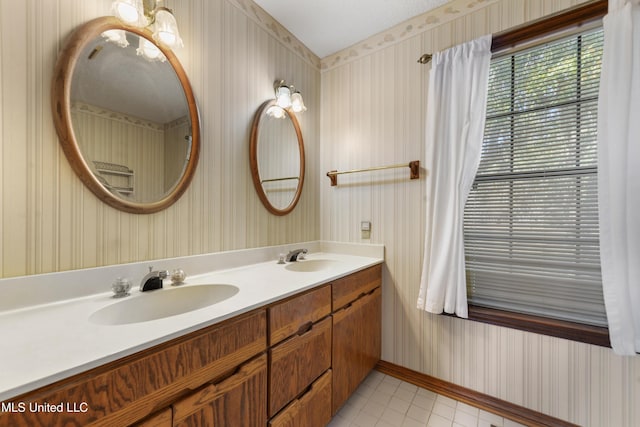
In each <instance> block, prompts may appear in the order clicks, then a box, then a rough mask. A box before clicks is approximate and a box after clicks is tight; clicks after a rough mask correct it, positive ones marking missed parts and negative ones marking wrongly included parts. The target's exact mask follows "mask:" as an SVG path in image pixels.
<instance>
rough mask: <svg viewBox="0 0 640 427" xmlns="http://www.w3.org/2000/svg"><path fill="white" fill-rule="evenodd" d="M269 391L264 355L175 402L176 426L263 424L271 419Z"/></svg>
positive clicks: (252, 425)
mask: <svg viewBox="0 0 640 427" xmlns="http://www.w3.org/2000/svg"><path fill="white" fill-rule="evenodd" d="M266 395H267V357H266V355H262V356H259V357H258V358H257V359H255V360H252V361H251V362H248V363H246V364H245V365H243V366H241V367H240V368H239V369H238V370H237V371H236V372H235V373H234V374H233V375H231V376H230V377H228V378H226V379H224V380H223V381H220V382H219V383H217V384H209V385H207V386H205V387H203V388H201V389H200V390H197V391H195V392H193V393H192V394H190V395H189V396H187V397H185V398H183V399H181V400H179V401H178V402H176V403H174V404H173V427H190V426H194V427H200V426H220V427H224V426H228V427H234V426H246V427H262V426H264V425H265V423H266V422H267V403H266Z"/></svg>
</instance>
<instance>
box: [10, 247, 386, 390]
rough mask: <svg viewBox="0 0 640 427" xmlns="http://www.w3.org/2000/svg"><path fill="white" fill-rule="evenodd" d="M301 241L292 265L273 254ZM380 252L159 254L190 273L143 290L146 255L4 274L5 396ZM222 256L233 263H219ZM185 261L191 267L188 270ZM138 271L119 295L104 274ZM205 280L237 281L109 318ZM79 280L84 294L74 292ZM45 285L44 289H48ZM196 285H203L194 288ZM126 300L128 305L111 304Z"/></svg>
mask: <svg viewBox="0 0 640 427" xmlns="http://www.w3.org/2000/svg"><path fill="white" fill-rule="evenodd" d="M298 247H305V248H307V247H308V248H309V254H308V255H307V256H306V260H302V261H298V263H299V264H297V265H296V266H295V267H294V266H293V264H294V263H287V264H286V265H282V264H277V259H278V255H277V254H279V253H282V252H284V253H286V252H287V251H288V250H291V249H295V248H298ZM266 259H268V261H265V260H266ZM319 260H321V261H319ZM383 260H384V248H383V247H382V246H381V245H360V244H347V243H335V242H306V243H300V244H296V245H291V244H289V245H286V246H278V247H269V248H256V249H249V250H241V251H233V252H221V253H217V254H206V255H197V256H194V257H182V258H176V259H167V260H158V261H153V265H154V270H156V269H158V270H160V269H167V270H169V271H171V270H172V269H175V268H182V269H184V270H185V272H186V273H187V278H186V280H185V282H184V284H183V285H180V286H178V287H172V286H171V281H170V280H168V279H165V281H164V283H165V284H164V287H165V288H164V289H160V290H156V291H150V292H144V293H143V292H140V291H139V290H138V287H139V283H140V280H139V279H140V278H141V277H142V276H143V275H144V274H145V273H146V271H144V270H143V267H146V266H147V265H148V264H150V263H149V262H146V263H134V264H122V265H120V266H108V267H102V268H96V269H87V270H76V271H70V272H62V273H52V274H49V275H38V276H24V277H20V278H16V279H2V280H0V300H2V299H4V303H0V336H1V337H2V339H1V340H0V402H3V401H9V400H10V399H11V398H12V397H15V396H18V395H20V394H23V393H26V392H28V391H31V390H34V389H36V388H39V387H42V386H44V385H47V384H51V383H53V382H56V381H58V380H61V379H64V378H67V377H69V376H71V375H74V374H77V373H80V372H84V371H87V370H89V369H92V368H95V367H97V366H100V365H103V364H105V363H108V362H111V361H114V360H117V359H120V358H122V357H125V356H128V355H131V354H133V353H136V352H138V351H141V350H144V349H147V348H150V347H153V346H155V345H157V344H160V343H163V342H166V341H169V340H171V339H173V338H177V337H179V336H182V335H185V334H188V333H190V332H193V331H196V330H198V329H201V328H204V327H206V326H210V325H213V324H216V323H218V322H221V321H223V320H225V319H229V318H232V317H234V316H237V315H239V314H242V313H245V312H248V311H251V310H253V309H255V308H258V307H261V306H264V305H266V304H270V303H272V302H275V301H278V300H280V299H283V298H286V297H288V296H291V295H294V294H296V293H299V292H301V291H304V290H308V289H311V288H314V287H317V286H319V285H321V284H324V283H329V282H331V281H333V280H335V279H337V278H340V277H344V276H346V275H349V274H351V273H354V272H356V271H359V270H362V269H365V268H368V267H370V266H373V265H376V264H380V263H382V262H383ZM243 262H247V264H243ZM178 263H180V265H177V264H178ZM304 263H307V265H306V266H305V264H304ZM221 265H227V266H229V268H221ZM207 269H208V270H207ZM294 269H297V270H298V271H295V270H294ZM189 270H192V271H193V272H194V273H195V274H192V275H189ZM305 270H309V271H305ZM133 272H135V274H136V275H138V276H140V278H137V277H134V279H137V280H132V285H133V286H132V289H131V295H130V296H128V297H124V298H113V297H112V295H113V294H112V292H111V289H110V283H111V282H110V281H108V280H105V279H106V277H110V276H112V275H114V274H116V275H123V276H127V274H130V276H133V275H134V274H132V273H133ZM116 277H117V276H114V277H112V279H111V281H113V280H114V279H115V278H116ZM30 280H31V282H32V283H33V285H32V288H31V289H30V290H31V291H32V292H33V298H32V299H31V300H29V292H27V291H28V290H29V289H28V288H25V286H27V287H28V286H30V283H29V282H30ZM83 281H84V282H87V281H90V282H92V283H87V284H85V285H84V286H83V285H82V283H79V282H83ZM94 282H100V283H99V284H98V283H94ZM202 285H232V286H234V287H236V288H237V289H233V292H231V293H230V294H227V295H226V299H223V300H222V301H220V302H215V303H213V304H211V305H207V306H205V307H202V308H197V309H193V310H191V311H186V312H184V313H182V314H176V315H171V316H168V317H161V318H158V319H154V320H147V321H134V322H133V323H120V324H110V323H118V322H119V319H118V316H119V315H118V311H121V313H122V314H121V315H122V316H123V319H124V318H128V317H130V316H129V314H130V313H129V311H130V310H135V309H136V306H137V303H136V301H135V300H136V299H139V300H140V302H141V303H142V304H146V303H147V302H148V301H143V299H145V298H150V297H155V296H156V295H157V294H159V293H167V292H176V291H178V292H184V291H183V290H184V289H185V288H187V287H195V286H202ZM51 288H54V290H52V289H51ZM56 289H57V292H56ZM79 289H82V292H85V294H84V295H80V296H76V297H75V298H73V297H70V295H75V294H77V293H78V292H77V291H78V290H79ZM43 293H44V294H46V295H44V296H42V295H41V294H43ZM189 293H191V292H190V291H187V292H186V293H184V294H185V295H186V294H189ZM3 294H4V295H3ZM163 295H165V294H163ZM166 295H168V294H166ZM185 295H183V296H185ZM194 295H196V296H197V295H199V294H198V293H197V292H195V293H194ZM2 297H4V298H2ZM5 298H9V299H10V300H13V301H14V302H15V304H14V305H15V306H16V307H17V308H12V304H11V301H7V300H6V299H5ZM163 299H165V300H167V301H172V299H167V298H163ZM149 301H151V300H149ZM123 303H124V305H122V306H121V307H123V309H124V310H117V309H116V310H111V309H110V308H105V307H107V306H110V305H114V304H123ZM165 303H166V302H165ZM2 304H4V306H2ZM105 311H107V312H108V311H111V313H107V314H109V315H111V316H106V318H107V321H104V319H103V318H100V317H99V316H96V315H95V313H96V312H101V313H104V312H105ZM103 317H105V316H103ZM123 321H126V319H124V320H123Z"/></svg>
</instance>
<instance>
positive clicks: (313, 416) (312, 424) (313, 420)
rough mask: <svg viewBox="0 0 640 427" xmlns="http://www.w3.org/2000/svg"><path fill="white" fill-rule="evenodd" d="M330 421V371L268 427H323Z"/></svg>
mask: <svg viewBox="0 0 640 427" xmlns="http://www.w3.org/2000/svg"><path fill="white" fill-rule="evenodd" d="M330 421H331V370H329V371H327V372H325V373H324V374H323V375H322V376H321V377H320V378H318V379H317V380H316V381H315V382H314V383H313V384H312V385H311V387H309V389H308V391H307V392H306V393H304V394H303V395H302V396H300V397H299V398H297V399H294V400H293V401H292V402H291V403H290V404H289V405H287V407H286V408H284V409H283V410H282V411H280V413H278V415H276V416H275V417H274V418H273V419H272V420H271V421H270V422H269V426H270V427H324V426H326V425H327V424H329V422H330Z"/></svg>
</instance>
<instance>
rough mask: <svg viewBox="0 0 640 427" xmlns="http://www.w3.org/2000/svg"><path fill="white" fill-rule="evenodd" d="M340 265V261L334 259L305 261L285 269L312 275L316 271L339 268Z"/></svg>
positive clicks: (289, 265) (292, 264)
mask: <svg viewBox="0 0 640 427" xmlns="http://www.w3.org/2000/svg"><path fill="white" fill-rule="evenodd" d="M338 264H340V261H336V260H333V259H305V260H302V261H296V262H292V263H291V264H287V265H286V266H285V267H284V268H285V269H287V270H290V271H302V272H307V273H311V272H314V271H322V270H327V269H330V268H332V267H335V266H337V265H338Z"/></svg>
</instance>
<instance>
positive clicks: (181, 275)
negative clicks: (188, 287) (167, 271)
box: [171, 268, 187, 286]
mask: <svg viewBox="0 0 640 427" xmlns="http://www.w3.org/2000/svg"><path fill="white" fill-rule="evenodd" d="M186 278H187V275H186V273H185V272H184V270H183V269H181V268H176V269H175V270H173V272H172V273H171V285H172V286H178V285H182V284H183V283H184V279H186Z"/></svg>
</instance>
